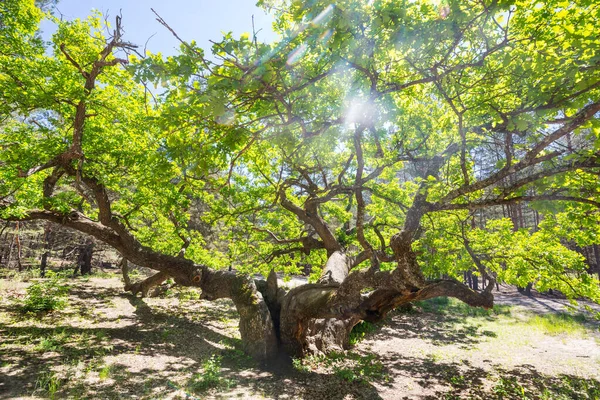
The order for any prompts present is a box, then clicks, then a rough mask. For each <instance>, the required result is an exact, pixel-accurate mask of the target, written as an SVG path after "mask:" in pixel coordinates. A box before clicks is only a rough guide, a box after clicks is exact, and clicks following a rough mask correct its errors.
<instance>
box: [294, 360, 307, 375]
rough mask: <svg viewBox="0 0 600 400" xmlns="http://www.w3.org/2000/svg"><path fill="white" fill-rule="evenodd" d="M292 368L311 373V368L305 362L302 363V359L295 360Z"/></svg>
mask: <svg viewBox="0 0 600 400" xmlns="http://www.w3.org/2000/svg"><path fill="white" fill-rule="evenodd" d="M292 366H293V367H294V369H295V370H296V371H298V372H310V367H309V366H308V365H307V364H305V363H304V362H302V359H301V358H293V359H292Z"/></svg>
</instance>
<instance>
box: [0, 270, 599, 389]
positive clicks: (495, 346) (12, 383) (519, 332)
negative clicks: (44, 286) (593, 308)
mask: <svg viewBox="0 0 600 400" xmlns="http://www.w3.org/2000/svg"><path fill="white" fill-rule="evenodd" d="M285 284H287V285H289V284H290V283H285ZM25 286H26V285H25V284H14V283H12V282H6V281H0V296H1V297H0V399H15V398H31V399H32V398H48V397H51V396H52V395H54V397H55V398H57V399H62V398H72V399H77V398H80V399H92V398H93V399H129V398H138V399H155V398H160V399H184V398H203V399H204V398H208V399H210V398H220V399H232V398H236V399H261V398H262V399H265V398H266V399H311V400H312V399H316V400H318V399H440V398H447V399H453V398H454V399H461V398H474V399H484V398H485V399H490V398H491V399H494V398H496V399H501V398H505V399H512V398H539V399H586V398H588V399H592V398H600V382H599V381H598V372H597V371H598V370H599V367H600V337H599V336H598V333H597V330H596V327H595V326H594V325H593V324H590V323H589V322H588V321H583V322H581V324H579V323H578V322H577V321H574V320H573V321H572V320H567V322H568V324H567V325H565V328H564V332H560V331H559V332H558V333H557V332H547V327H546V325H544V324H546V323H550V324H552V323H553V322H552V321H553V320H548V321H546V319H544V318H545V317H543V318H542V317H537V318H538V319H539V321H538V319H535V318H533V319H532V316H533V315H534V314H539V315H547V316H554V315H555V314H556V311H561V310H562V309H563V308H564V307H565V303H564V302H563V301H561V300H560V299H551V298H538V297H536V298H527V297H523V296H520V295H518V296H517V295H515V294H514V293H510V292H507V293H499V294H498V296H497V303H498V304H501V305H503V306H502V307H500V308H499V309H498V311H497V312H496V313H482V312H480V311H477V312H473V311H471V309H468V308H467V307H462V306H460V305H458V304H457V303H454V302H446V303H444V302H440V303H424V304H423V305H421V306H418V307H416V308H415V309H414V310H413V311H412V312H410V313H407V314H401V313H395V314H393V315H391V316H390V317H389V318H388V320H387V321H385V323H383V324H381V325H378V326H367V327H365V330H364V335H358V336H357V338H360V337H363V338H362V340H361V341H359V342H358V344H357V345H356V346H355V347H354V348H353V349H351V350H350V351H349V352H348V353H347V354H345V355H333V356H332V357H330V358H327V359H325V358H308V359H306V360H304V362H300V361H294V362H293V363H291V362H290V361H289V360H280V361H279V362H273V363H271V364H270V365H268V366H259V365H256V364H255V363H254V362H253V361H252V360H251V359H248V358H247V357H246V356H245V355H244V353H243V352H241V350H240V340H239V332H238V330H237V326H236V325H237V314H236V312H235V310H234V308H233V307H232V304H231V303H230V302H229V301H216V302H205V301H200V300H197V299H195V296H197V293H196V292H194V291H193V290H183V291H173V292H172V293H170V297H167V298H160V299H144V300H141V299H135V298H132V297H131V296H128V295H126V294H124V293H123V292H122V289H121V288H122V285H121V282H120V280H119V279H118V278H92V279H90V280H89V281H87V282H84V281H81V280H78V281H76V282H71V289H70V303H71V305H70V307H68V308H67V309H65V310H62V311H60V312H57V313H54V314H52V315H48V316H44V317H31V316H30V317H24V316H21V315H20V314H19V313H18V312H17V311H16V310H15V309H14V306H13V305H12V303H11V302H10V301H9V299H8V298H7V296H8V295H11V296H14V295H19V294H22V293H23V291H24V289H25ZM508 305H510V306H511V307H508ZM213 355H216V357H215V356H213ZM211 356H213V357H212V358H211ZM207 377H213V378H214V379H213V378H211V379H213V381H207ZM211 386H216V388H212V389H211ZM517 396H519V397H517ZM594 396H596V397H594Z"/></svg>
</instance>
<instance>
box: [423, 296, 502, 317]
mask: <svg viewBox="0 0 600 400" xmlns="http://www.w3.org/2000/svg"><path fill="white" fill-rule="evenodd" d="M415 305H416V306H417V307H419V308H420V309H421V311H423V312H431V313H435V314H442V315H443V314H452V315H456V316H463V317H491V316H495V315H510V313H511V308H512V307H511V306H508V305H495V306H494V308H491V309H488V310H486V309H484V308H481V307H471V306H469V305H467V304H465V303H463V302H462V301H459V300H456V299H453V298H450V297H436V298H434V299H430V300H425V301H418V302H416V303H415Z"/></svg>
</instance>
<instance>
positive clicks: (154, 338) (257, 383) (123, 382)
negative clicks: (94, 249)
mask: <svg viewBox="0 0 600 400" xmlns="http://www.w3.org/2000/svg"><path fill="white" fill-rule="evenodd" d="M70 296H71V297H70V303H69V309H68V310H64V312H60V313H55V314H54V315H52V314H48V315H45V316H42V315H38V316H33V315H28V316H22V315H20V314H18V313H17V310H15V309H12V308H10V307H9V308H6V307H5V308H3V309H2V310H0V311H3V312H5V313H8V314H10V316H11V320H10V321H9V322H8V323H0V339H1V340H0V341H1V342H2V347H0V359H1V360H2V365H0V368H1V369H0V399H9V398H15V397H20V396H28V395H32V394H35V395H38V396H50V397H51V396H55V397H56V398H86V399H87V398H103V399H113V398H114V399H120V398H129V397H131V396H133V395H136V396H140V397H142V398H162V397H166V396H168V395H173V393H174V392H177V393H179V394H180V395H181V397H187V398H195V397H197V398H201V397H203V396H204V395H205V394H206V393H200V394H195V393H193V392H192V391H190V389H189V388H188V387H187V380H189V378H190V377H191V376H192V375H193V374H194V373H198V372H202V368H203V364H204V363H205V362H206V360H208V359H209V358H210V357H211V355H215V354H219V355H220V356H221V357H220V358H221V359H222V375H223V377H224V378H227V379H229V381H230V382H232V383H233V384H232V385H231V387H228V388H227V392H229V393H235V392H236V391H238V392H241V393H245V394H246V395H247V393H248V391H253V392H257V393H261V394H262V396H264V397H266V398H286V397H288V398H289V397H291V398H303V399H318V398H328V399H329V398H330V399H344V398H347V397H348V396H351V397H353V398H364V399H378V398H380V397H379V396H378V394H377V390H376V389H375V387H373V386H372V385H370V384H364V383H360V384H359V383H349V382H346V381H345V380H343V379H341V378H339V377H336V376H330V375H327V374H318V373H304V374H299V373H298V372H296V371H295V370H294V369H293V368H292V367H291V360H289V359H286V360H284V359H282V360H280V362H278V363H275V364H273V363H271V364H269V365H262V366H261V365H257V364H256V363H255V362H254V361H253V360H252V359H251V358H249V357H248V356H247V355H245V354H244V353H243V351H242V350H241V341H240V340H239V339H238V338H236V335H237V334H238V333H237V332H235V328H233V330H232V331H228V330H227V329H225V330H224V329H223V325H229V326H231V325H233V326H234V327H236V326H237V320H238V316H237V312H236V311H235V308H234V307H233V305H232V304H230V302H228V301H215V302H211V303H207V302H193V301H190V302H186V303H185V304H184V305H181V306H180V305H177V306H176V307H174V306H172V305H169V304H163V303H160V302H154V301H153V300H148V301H147V300H145V299H139V298H135V297H133V296H131V295H126V294H123V293H121V292H120V291H119V290H118V289H117V288H111V287H108V288H102V287H100V288H98V287H96V288H91V287H87V286H86V285H82V286H81V287H76V288H75V287H73V288H71V290H70ZM120 301H122V302H123V303H124V304H125V305H128V306H129V312H128V313H127V315H119V316H114V315H113V316H110V317H109V316H107V315H105V314H103V313H102V312H99V311H100V310H104V309H110V308H111V307H112V306H114V303H115V302H120ZM77 317H79V318H77ZM81 319H83V320H85V321H83V322H82V321H81ZM108 322H110V323H111V324H108V325H109V326H107V323H108ZM112 323H114V324H112ZM123 357H126V358H127V360H126V362H123ZM132 360H133V361H132ZM132 365H133V366H134V367H133V368H132ZM282 381H284V382H285V384H283V385H282V384H281V382H282ZM314 382H318V384H315V383H314ZM221 389H222V388H218V390H221ZM218 390H217V391H218ZM210 394H212V395H215V396H217V394H216V393H214V390H213V392H210ZM217 397H218V396H217ZM234 397H236V396H234ZM224 398H231V397H230V396H229V395H227V397H224Z"/></svg>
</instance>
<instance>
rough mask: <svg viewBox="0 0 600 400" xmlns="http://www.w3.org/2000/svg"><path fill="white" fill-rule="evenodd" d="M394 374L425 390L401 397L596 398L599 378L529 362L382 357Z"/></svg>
mask: <svg viewBox="0 0 600 400" xmlns="http://www.w3.org/2000/svg"><path fill="white" fill-rule="evenodd" d="M382 362H383V363H384V365H386V367H387V368H389V369H390V370H391V371H393V374H394V375H410V376H411V377H412V378H413V379H414V381H415V382H416V383H417V384H418V385H419V386H421V387H422V388H424V390H423V391H424V392H425V394H422V395H416V396H410V397H409V396H406V397H399V398H404V399H409V398H411V399H427V400H434V399H436V400H437V399H463V398H468V399H499V400H500V399H522V400H525V399H565V400H566V399H578V400H579V399H590V400H591V399H598V398H600V381H598V380H597V379H592V378H582V377H578V376H574V375H569V374H559V375H556V376H549V375H546V374H543V373H541V372H539V371H538V370H537V369H536V368H535V367H534V366H532V365H526V364H524V365H519V366H517V367H515V368H510V369H509V368H504V367H502V366H500V365H494V364H491V363H490V366H489V367H486V368H482V367H478V366H473V365H471V363H469V362H468V361H466V360H463V361H462V362H439V361H435V360H433V359H431V358H425V359H423V358H414V357H402V358H392V359H389V358H388V359H384V360H382Z"/></svg>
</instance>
